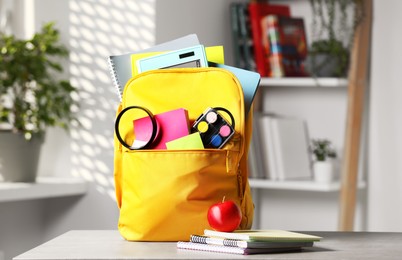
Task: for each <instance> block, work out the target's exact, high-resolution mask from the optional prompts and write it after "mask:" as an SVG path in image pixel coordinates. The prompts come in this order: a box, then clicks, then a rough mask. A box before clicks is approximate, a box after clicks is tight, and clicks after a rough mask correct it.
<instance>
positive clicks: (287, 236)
mask: <svg viewBox="0 0 402 260" xmlns="http://www.w3.org/2000/svg"><path fill="white" fill-rule="evenodd" d="M204 235H205V236H209V237H220V238H227V239H239V240H244V241H277V242H278V241H304V242H309V241H320V239H321V237H318V236H313V235H309V234H303V233H298V232H292V231H286V230H235V231H233V232H220V231H215V230H209V229H206V230H204Z"/></svg>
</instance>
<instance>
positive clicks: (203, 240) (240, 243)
mask: <svg viewBox="0 0 402 260" xmlns="http://www.w3.org/2000/svg"><path fill="white" fill-rule="evenodd" d="M190 242H193V243H198V244H208V245H217V246H231V247H241V248H289V247H291V248H295V247H312V246H313V245H314V242H313V241H309V242H304V241H295V242H293V241H290V242H282V241H279V242H272V241H246V240H240V239H228V238H219V237H208V236H200V235H191V236H190Z"/></svg>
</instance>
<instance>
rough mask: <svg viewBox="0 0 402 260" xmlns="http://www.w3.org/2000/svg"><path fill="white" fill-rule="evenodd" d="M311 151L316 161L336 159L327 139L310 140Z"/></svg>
mask: <svg viewBox="0 0 402 260" xmlns="http://www.w3.org/2000/svg"><path fill="white" fill-rule="evenodd" d="M311 151H312V152H313V154H314V157H315V159H316V160H317V161H325V160H327V158H336V151H335V149H334V148H333V147H332V144H331V141H329V140H327V139H312V140H311Z"/></svg>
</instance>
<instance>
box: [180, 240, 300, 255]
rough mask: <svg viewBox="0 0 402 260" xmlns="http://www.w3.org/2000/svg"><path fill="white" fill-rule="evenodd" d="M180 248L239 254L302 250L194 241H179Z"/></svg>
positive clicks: (298, 248) (297, 249)
mask: <svg viewBox="0 0 402 260" xmlns="http://www.w3.org/2000/svg"><path fill="white" fill-rule="evenodd" d="M177 248H178V249H186V250H197V251H208V252H215V253H227V254H237V255H252V254H268V253H284V252H294V251H300V250H301V248H300V247H294V248H292V247H289V248H242V247H231V246H218V245H208V244H200V243H193V242H184V241H179V242H177Z"/></svg>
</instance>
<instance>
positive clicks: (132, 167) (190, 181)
mask: <svg viewBox="0 0 402 260" xmlns="http://www.w3.org/2000/svg"><path fill="white" fill-rule="evenodd" d="M236 154H237V153H236V152H231V151H229V150H218V149H214V150H212V149H211V150H209V149H206V150H183V151H180V150H179V151H166V150H146V151H126V152H124V153H123V158H122V161H123V165H124V167H123V169H122V180H123V182H122V194H121V196H122V204H121V214H120V220H119V230H120V232H121V233H122V234H124V237H125V238H126V239H128V240H142V241H144V240H149V241H177V240H183V239H185V240H188V239H189V236H190V235H191V234H202V233H203V231H204V229H205V228H209V225H208V221H207V211H208V209H209V207H210V206H211V205H212V204H214V203H217V202H219V201H222V199H223V197H225V198H226V199H227V200H229V199H230V200H233V201H235V202H237V203H238V204H239V205H240V203H241V193H240V192H239V189H240V187H239V179H238V175H237V174H238V173H237V170H236V169H237V165H233V164H234V161H236V158H235V157H236Z"/></svg>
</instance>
